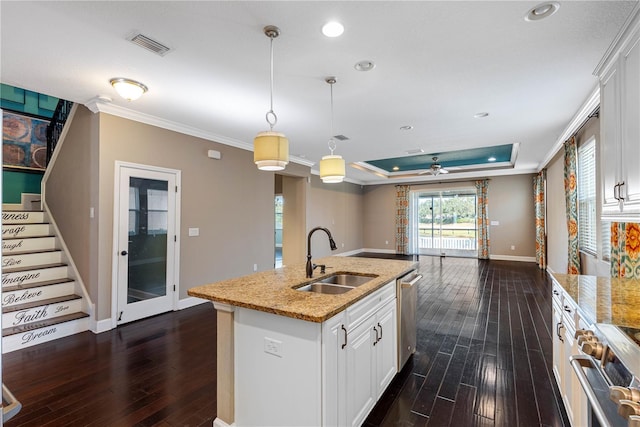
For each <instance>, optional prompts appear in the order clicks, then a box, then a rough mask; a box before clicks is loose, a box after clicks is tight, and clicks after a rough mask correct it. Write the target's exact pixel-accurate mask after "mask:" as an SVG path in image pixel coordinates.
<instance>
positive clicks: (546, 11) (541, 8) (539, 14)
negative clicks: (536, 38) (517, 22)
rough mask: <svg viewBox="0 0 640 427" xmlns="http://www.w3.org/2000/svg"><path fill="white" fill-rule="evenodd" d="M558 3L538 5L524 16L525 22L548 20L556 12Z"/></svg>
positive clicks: (558, 6)
mask: <svg viewBox="0 0 640 427" xmlns="http://www.w3.org/2000/svg"><path fill="white" fill-rule="evenodd" d="M559 8H560V3H558V2H555V1H551V2H545V3H540V4H539V5H537V6H535V7H533V8H531V9H529V11H528V12H527V14H526V15H525V16H524V20H525V21H539V20H541V19H544V18H548V17H550V16H551V15H553V14H554V13H556V12H557V11H558V9H559Z"/></svg>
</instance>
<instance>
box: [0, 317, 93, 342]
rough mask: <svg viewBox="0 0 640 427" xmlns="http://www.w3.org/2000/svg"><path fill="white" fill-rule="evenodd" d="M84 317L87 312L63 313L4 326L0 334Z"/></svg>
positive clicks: (5, 334)
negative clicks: (21, 323)
mask: <svg viewBox="0 0 640 427" xmlns="http://www.w3.org/2000/svg"><path fill="white" fill-rule="evenodd" d="M84 317H89V315H88V314H87V313H84V312H82V311H80V312H77V313H70V314H65V315H64V316H59V317H52V318H50V319H46V320H42V321H38V322H32V323H26V324H24V325H19V326H12V327H10V328H4V329H3V330H2V336H3V337H6V336H9V335H15V334H19V333H22V332H27V331H33V330H34V329H40V328H46V327H48V326H52V325H57V324H60V323H64V322H69V321H71V320H76V319H82V318H84Z"/></svg>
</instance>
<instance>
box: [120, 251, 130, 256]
mask: <svg viewBox="0 0 640 427" xmlns="http://www.w3.org/2000/svg"><path fill="white" fill-rule="evenodd" d="M128 253H129V252H127V251H122V252H120V255H122V256H125V255H127V254H128Z"/></svg>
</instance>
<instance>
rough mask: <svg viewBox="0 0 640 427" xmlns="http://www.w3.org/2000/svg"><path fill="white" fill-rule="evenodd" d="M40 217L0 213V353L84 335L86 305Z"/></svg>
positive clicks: (51, 231) (38, 213)
mask: <svg viewBox="0 0 640 427" xmlns="http://www.w3.org/2000/svg"><path fill="white" fill-rule="evenodd" d="M83 295H84V292H83V289H82V286H81V285H80V284H79V283H78V282H77V281H76V280H75V279H74V273H73V270H72V268H71V267H70V266H69V265H68V262H67V255H66V253H65V252H64V251H63V250H62V249H61V245H60V241H59V239H58V237H56V236H55V232H54V227H53V226H52V225H51V224H49V222H48V219H47V215H46V213H45V212H41V211H14V210H8V211H4V212H3V213H2V352H3V353H8V352H11V351H14V350H18V349H22V348H26V347H30V346H33V345H36V344H40V343H43V342H46V341H51V340H53V339H57V338H61V337H64V336H68V335H72V334H76V333H78V332H83V331H86V330H89V321H90V317H89V314H88V313H89V303H88V300H87V298H85V297H84V296H83Z"/></svg>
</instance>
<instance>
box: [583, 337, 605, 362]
mask: <svg viewBox="0 0 640 427" xmlns="http://www.w3.org/2000/svg"><path fill="white" fill-rule="evenodd" d="M580 350H582V352H583V353H585V354H588V355H589V356H593V357H595V358H596V359H601V358H602V353H603V351H604V346H603V345H602V343H600V342H597V341H587V342H584V343H582V346H581V347H580Z"/></svg>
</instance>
